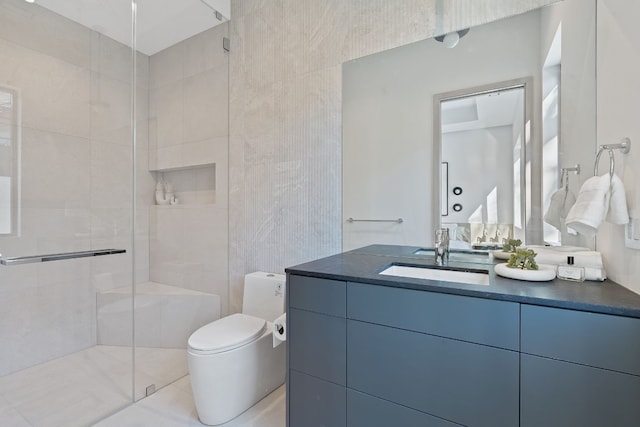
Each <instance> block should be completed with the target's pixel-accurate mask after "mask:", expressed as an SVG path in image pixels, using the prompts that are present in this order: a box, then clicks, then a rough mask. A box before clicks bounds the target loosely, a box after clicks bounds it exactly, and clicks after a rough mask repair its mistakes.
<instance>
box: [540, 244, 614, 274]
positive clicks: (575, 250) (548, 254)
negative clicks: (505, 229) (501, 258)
mask: <svg viewBox="0 0 640 427" xmlns="http://www.w3.org/2000/svg"><path fill="white" fill-rule="evenodd" d="M527 248H528V249H533V250H534V251H535V252H536V253H537V255H536V262H537V263H538V264H551V265H567V257H570V256H571V257H573V267H582V268H584V278H585V279H586V280H597V281H600V282H601V281H603V280H605V279H606V278H607V274H606V272H605V269H604V262H603V260H602V254H601V253H600V252H597V251H592V250H590V249H589V248H581V247H578V246H533V245H530V246H527Z"/></svg>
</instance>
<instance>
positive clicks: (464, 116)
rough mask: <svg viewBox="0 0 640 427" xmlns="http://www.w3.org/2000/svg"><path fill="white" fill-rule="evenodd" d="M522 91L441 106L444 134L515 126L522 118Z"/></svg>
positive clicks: (479, 97) (470, 97)
mask: <svg viewBox="0 0 640 427" xmlns="http://www.w3.org/2000/svg"><path fill="white" fill-rule="evenodd" d="M523 93H524V90H523V89H522V88H515V89H508V90H502V91H495V92H491V93H485V94H481V95H474V96H468V97H465V98H458V99H453V100H450V101H445V102H443V103H442V104H441V109H442V111H441V120H442V132H443V133H447V132H459V131H466V130H473V129H483V128H490V127H496V126H508V125H512V124H513V123H514V121H515V119H516V114H522V111H523V110H522V107H520V108H518V105H519V104H521V103H522V99H523V98H522V97H523Z"/></svg>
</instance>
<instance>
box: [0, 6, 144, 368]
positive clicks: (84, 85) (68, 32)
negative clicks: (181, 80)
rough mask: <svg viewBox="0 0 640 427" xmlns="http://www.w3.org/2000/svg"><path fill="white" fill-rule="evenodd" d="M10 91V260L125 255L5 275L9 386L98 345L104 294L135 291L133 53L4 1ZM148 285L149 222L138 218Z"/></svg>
mask: <svg viewBox="0 0 640 427" xmlns="http://www.w3.org/2000/svg"><path fill="white" fill-rule="evenodd" d="M137 62H138V66H139V70H140V74H139V79H138V82H139V85H138V99H139V100H140V102H139V104H138V107H139V110H138V117H139V119H140V123H139V124H140V125H139V126H138V130H139V133H138V152H137V159H138V162H139V163H138V171H139V172H138V176H137V179H138V185H139V191H137V194H139V195H140V196H139V197H138V204H139V206H149V205H150V203H151V197H152V194H153V181H152V180H151V176H150V174H149V172H148V171H147V168H146V165H147V151H148V148H147V135H146V128H147V126H146V121H147V113H146V111H147V106H146V102H145V101H144V100H146V99H147V89H146V88H147V83H146V80H147V75H148V58H146V57H145V56H144V55H139V56H138V59H137ZM0 63H1V64H2V66H0V85H5V86H8V87H10V88H13V89H15V90H16V91H17V92H18V93H19V103H20V106H21V108H20V111H21V125H22V126H21V128H20V132H21V162H20V163H21V167H22V170H21V176H22V182H21V209H22V210H21V215H20V217H21V219H22V224H21V229H20V233H19V235H18V236H1V237H0V245H1V249H2V253H3V255H4V256H24V255H36V254H46V253H59V252H67V251H79V250H88V249H98V248H107V247H109V248H124V249H127V254H126V255H113V256H106V257H97V258H95V259H92V258H85V259H77V260H70V261H65V262H52V263H43V264H29V265H24V266H14V267H3V268H0V313H2V322H0V375H2V374H6V373H8V372H12V371H16V370H19V369H21V368H24V367H27V366H31V365H34V364H37V363H39V362H42V361H44V360H48V359H51V358H54V357H58V356H62V355H65V354H68V353H72V352H74V351H77V350H80V349H83V348H86V347H88V346H91V345H94V344H95V342H96V312H95V311H96V304H95V299H96V295H95V292H96V291H97V290H104V289H111V288H114V287H120V286H125V285H130V284H131V277H132V276H131V269H132V265H131V249H132V247H131V227H132V219H131V212H132V211H131V198H132V196H133V195H132V192H131V191H132V190H131V159H132V152H131V136H130V135H131V126H130V120H131V108H130V105H131V103H130V98H131V96H130V91H131V71H130V70H131V68H130V67H131V50H130V49H129V48H127V47H126V46H124V45H121V44H119V43H116V42H114V41H113V40H111V39H108V38H106V37H103V36H101V35H99V34H98V33H96V32H94V31H91V30H89V29H88V28H86V27H82V26H80V25H78V24H76V23H74V22H72V21H69V20H67V19H65V18H62V17H60V16H59V15H56V14H54V13H51V12H50V11H48V10H46V9H44V8H42V7H40V6H38V5H37V4H35V5H31V4H27V3H25V2H24V1H21V0H4V1H0ZM137 225H138V229H137V233H136V239H137V245H136V246H137V249H138V250H139V252H138V253H137V254H136V257H137V259H138V262H137V263H136V278H137V280H141V281H142V280H146V279H147V277H148V262H147V261H146V260H148V211H147V210H146V209H140V210H139V212H138V218H137Z"/></svg>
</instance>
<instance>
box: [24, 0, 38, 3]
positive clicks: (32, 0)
mask: <svg viewBox="0 0 640 427" xmlns="http://www.w3.org/2000/svg"><path fill="white" fill-rule="evenodd" d="M24 1H26V2H27V3H35V2H36V0H24Z"/></svg>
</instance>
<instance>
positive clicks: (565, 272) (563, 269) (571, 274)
mask: <svg viewBox="0 0 640 427" xmlns="http://www.w3.org/2000/svg"><path fill="white" fill-rule="evenodd" d="M574 262H575V260H574V258H573V257H572V256H568V257H567V264H566V265H559V266H558V274H557V276H558V279H562V280H571V281H573V282H584V268H582V267H575V266H574Z"/></svg>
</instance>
